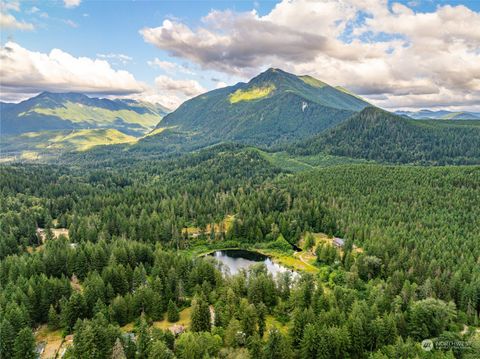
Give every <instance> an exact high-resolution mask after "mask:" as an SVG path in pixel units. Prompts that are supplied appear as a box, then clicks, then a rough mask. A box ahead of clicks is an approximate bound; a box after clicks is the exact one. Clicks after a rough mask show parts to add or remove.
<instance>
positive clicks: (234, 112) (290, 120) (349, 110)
mask: <svg viewBox="0 0 480 359" xmlns="http://www.w3.org/2000/svg"><path fill="white" fill-rule="evenodd" d="M366 106H368V103H367V102H366V101H364V100H362V99H360V98H358V97H356V96H354V95H352V94H349V93H348V92H347V91H346V90H343V89H341V90H339V89H336V88H334V87H332V86H329V85H327V84H325V83H323V82H321V81H319V80H317V79H315V78H313V77H310V76H296V75H293V74H290V73H287V72H284V71H282V70H279V69H269V70H267V71H265V72H263V73H261V74H260V75H258V76H257V77H255V78H253V79H252V80H251V81H250V82H248V83H238V84H237V85H235V86H230V87H226V88H222V89H217V90H214V91H210V92H207V93H205V94H203V95H200V96H198V97H195V98H193V99H191V100H189V101H186V102H185V103H183V104H182V105H181V106H180V107H179V108H178V109H177V110H176V111H174V112H172V113H170V114H168V115H167V116H165V117H164V118H163V120H162V121H161V122H160V123H159V124H158V126H157V128H168V131H164V132H162V133H161V134H160V135H159V136H158V139H160V140H161V139H165V138H166V137H168V136H170V135H171V133H172V132H176V133H181V134H186V135H188V136H191V137H192V141H196V142H198V143H203V144H210V143H216V142H220V141H235V142H242V143H248V144H254V145H271V144H276V143H284V142H286V141H289V140H292V139H301V138H306V137H309V136H312V135H314V134H316V133H319V132H321V131H323V130H325V129H327V128H330V127H333V126H335V125H337V124H338V123H340V122H342V121H343V120H345V119H346V118H348V117H350V116H351V115H352V114H354V113H355V112H358V111H361V110H362V109H363V108H365V107H366Z"/></svg>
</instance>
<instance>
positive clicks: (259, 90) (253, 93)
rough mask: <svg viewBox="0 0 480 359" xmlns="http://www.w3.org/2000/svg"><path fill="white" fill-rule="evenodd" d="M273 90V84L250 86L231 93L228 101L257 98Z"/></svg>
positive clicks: (235, 101)
mask: <svg viewBox="0 0 480 359" xmlns="http://www.w3.org/2000/svg"><path fill="white" fill-rule="evenodd" d="M273 90H275V85H270V86H267V87H252V88H250V89H248V90H240V89H238V90H237V91H235V92H234V93H233V94H230V96H229V101H230V103H231V104H234V103H237V102H241V101H253V100H258V99H261V98H264V97H266V96H268V95H269V94H270V93H271V92H272V91H273Z"/></svg>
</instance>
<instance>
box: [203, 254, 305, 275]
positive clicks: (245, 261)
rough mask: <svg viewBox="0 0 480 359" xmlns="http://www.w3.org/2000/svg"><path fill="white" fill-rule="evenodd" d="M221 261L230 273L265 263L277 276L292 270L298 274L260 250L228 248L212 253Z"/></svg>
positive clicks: (233, 273)
mask: <svg viewBox="0 0 480 359" xmlns="http://www.w3.org/2000/svg"><path fill="white" fill-rule="evenodd" d="M210 255H211V256H213V257H215V259H217V260H218V261H219V262H221V263H223V265H224V267H226V268H228V271H229V273H230V274H232V275H235V274H237V273H238V272H239V271H240V270H241V269H248V267H250V266H252V265H254V264H258V263H263V264H265V266H266V267H267V270H268V271H269V272H270V273H272V275H273V276H274V277H275V276H276V275H277V274H278V273H284V272H290V273H292V274H296V272H294V271H292V270H291V269H288V268H287V267H284V266H282V265H280V264H278V263H275V262H273V261H272V259H271V258H270V257H268V256H266V255H263V254H261V253H258V252H252V251H247V250H244V249H226V250H220V251H215V252H213V253H210Z"/></svg>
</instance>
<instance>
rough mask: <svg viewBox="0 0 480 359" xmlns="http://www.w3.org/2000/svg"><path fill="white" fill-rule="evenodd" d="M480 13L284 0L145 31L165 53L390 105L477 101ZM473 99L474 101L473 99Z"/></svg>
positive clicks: (369, 1)
mask: <svg viewBox="0 0 480 359" xmlns="http://www.w3.org/2000/svg"><path fill="white" fill-rule="evenodd" d="M478 28H480V13H478V12H475V11H472V10H470V9H469V8H467V7H465V6H450V5H443V6H437V8H436V9H435V10H434V11H432V12H420V11H417V10H415V9H414V8H413V6H412V5H411V6H410V7H409V6H407V5H403V4H399V3H393V4H390V5H389V3H388V2H387V1H386V0H342V1H334V0H325V1H307V0H284V1H282V2H281V3H279V4H277V5H276V6H275V7H274V8H273V9H272V11H271V12H270V13H268V14H266V15H264V16H261V15H259V14H258V13H257V12H256V11H255V10H253V11H251V12H244V13H237V12H232V11H216V10H213V11H211V12H210V13H209V14H208V15H207V16H205V17H204V18H203V19H202V25H201V26H200V27H198V28H195V29H192V28H190V27H189V26H187V25H186V24H184V23H182V22H180V21H178V20H165V21H163V23H162V25H161V26H159V27H154V28H144V29H142V30H141V31H140V33H141V34H142V36H143V38H144V40H145V41H146V42H149V43H151V44H153V45H155V46H156V47H158V48H159V49H162V50H164V51H166V52H167V53H168V54H170V55H172V56H175V57H178V58H182V59H185V60H188V61H190V62H192V63H195V64H198V65H199V66H201V67H202V68H204V69H214V70H217V71H222V72H224V73H227V74H233V75H237V76H242V77H243V78H245V79H247V78H249V77H251V76H252V75H254V74H256V73H257V72H258V71H260V70H261V69H264V68H266V67H268V66H274V67H280V68H283V69H285V70H287V71H292V72H295V73H299V74H301V73H307V74H311V75H314V76H316V77H318V78H319V79H322V80H324V81H326V82H329V83H331V84H334V85H337V84H340V85H343V86H346V87H348V88H350V89H352V90H354V91H356V92H357V93H359V94H360V95H364V96H366V97H367V98H369V99H371V101H372V102H373V103H375V104H378V105H381V106H385V107H387V108H398V107H407V106H408V107H416V106H425V105H429V106H434V105H441V106H458V107H461V106H470V107H471V106H473V105H475V104H476V105H478V104H479V103H480V80H479V79H480V32H479V31H474V29H478ZM472 104H473V105H472Z"/></svg>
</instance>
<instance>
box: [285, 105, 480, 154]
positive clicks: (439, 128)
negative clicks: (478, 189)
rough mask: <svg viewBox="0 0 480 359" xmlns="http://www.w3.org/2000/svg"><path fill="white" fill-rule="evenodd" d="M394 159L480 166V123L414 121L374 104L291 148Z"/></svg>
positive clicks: (308, 151)
mask: <svg viewBox="0 0 480 359" xmlns="http://www.w3.org/2000/svg"><path fill="white" fill-rule="evenodd" d="M289 152H290V153H291V154H295V155H313V154H319V153H324V154H329V155H335V156H345V157H351V158H361V159H367V160H374V161H379V162H388V163H415V164H479V163H480V123H479V122H478V121H461V122H458V121H448V120H442V121H432V120H424V121H423V120H409V119H406V118H404V117H401V116H396V115H394V114H391V113H389V112H386V111H383V110H381V109H378V108H373V107H369V108H366V109H364V110H363V111H362V112H360V113H359V114H357V115H354V116H352V117H351V118H350V119H349V120H347V121H346V122H344V123H342V124H340V125H339V126H337V127H335V128H333V129H331V130H330V131H328V132H325V133H323V134H321V135H319V136H316V137H314V138H312V139H309V140H308V141H304V142H303V143H298V144H296V145H294V146H292V147H290V148H289Z"/></svg>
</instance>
